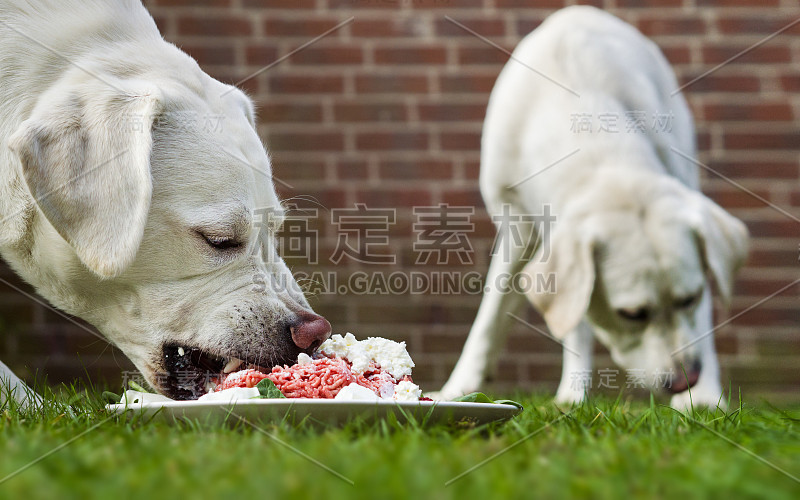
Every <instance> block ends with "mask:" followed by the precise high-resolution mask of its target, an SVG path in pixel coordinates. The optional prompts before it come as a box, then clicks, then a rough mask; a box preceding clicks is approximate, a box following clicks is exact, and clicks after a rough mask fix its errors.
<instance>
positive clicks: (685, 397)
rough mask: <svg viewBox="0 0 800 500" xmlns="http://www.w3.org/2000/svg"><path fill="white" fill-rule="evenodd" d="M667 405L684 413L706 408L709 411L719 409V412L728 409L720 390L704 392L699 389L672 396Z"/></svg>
mask: <svg viewBox="0 0 800 500" xmlns="http://www.w3.org/2000/svg"><path fill="white" fill-rule="evenodd" d="M669 405H670V406H671V407H672V408H675V409H676V410H678V411H680V412H684V413H687V412H691V411H692V408H694V409H699V408H708V409H710V410H713V409H716V408H719V409H721V410H726V409H727V407H728V405H727V403H726V401H725V400H724V399H723V397H722V390H721V389H720V390H719V391H716V390H713V391H709V390H706V391H704V390H699V389H690V390H688V391H683V392H681V393H678V394H675V395H674V396H672V399H671V400H670V402H669Z"/></svg>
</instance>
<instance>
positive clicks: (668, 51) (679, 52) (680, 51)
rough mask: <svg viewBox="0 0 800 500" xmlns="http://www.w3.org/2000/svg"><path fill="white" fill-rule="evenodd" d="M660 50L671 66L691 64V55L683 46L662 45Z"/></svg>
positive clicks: (687, 48)
mask: <svg viewBox="0 0 800 500" xmlns="http://www.w3.org/2000/svg"><path fill="white" fill-rule="evenodd" d="M660 48H661V52H662V53H663V54H664V57H666V58H667V61H669V63H670V64H672V65H678V64H688V63H690V62H692V53H691V51H690V50H689V47H687V46H686V45H685V44H681V45H677V46H665V45H663V44H662V45H661V46H660Z"/></svg>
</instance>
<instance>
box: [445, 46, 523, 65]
mask: <svg viewBox="0 0 800 500" xmlns="http://www.w3.org/2000/svg"><path fill="white" fill-rule="evenodd" d="M506 50H508V51H509V52H510V51H511V50H513V47H506ZM508 57H509V55H508V54H507V53H506V52H503V51H502V50H500V49H497V48H495V47H490V46H487V45H481V46H479V47H478V46H473V47H464V46H461V47H459V48H458V62H459V63H460V64H496V65H498V66H499V65H501V64H505V63H506V61H508Z"/></svg>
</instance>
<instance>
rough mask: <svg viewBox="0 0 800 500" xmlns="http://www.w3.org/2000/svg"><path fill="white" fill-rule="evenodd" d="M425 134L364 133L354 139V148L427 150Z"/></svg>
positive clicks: (365, 149) (369, 149) (426, 136)
mask: <svg viewBox="0 0 800 500" xmlns="http://www.w3.org/2000/svg"><path fill="white" fill-rule="evenodd" d="M427 147H428V134H427V133H425V132H365V133H362V134H359V135H358V136H357V137H356V148H357V149H359V150H364V151H376V150H398V151H410V150H420V149H427Z"/></svg>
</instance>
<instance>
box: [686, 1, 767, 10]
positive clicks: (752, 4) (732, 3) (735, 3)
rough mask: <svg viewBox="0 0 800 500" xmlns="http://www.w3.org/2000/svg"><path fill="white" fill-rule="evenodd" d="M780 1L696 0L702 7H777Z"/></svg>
mask: <svg viewBox="0 0 800 500" xmlns="http://www.w3.org/2000/svg"><path fill="white" fill-rule="evenodd" d="M779 3H780V0H758V1H754V0H697V5H699V6H702V7H753V8H759V7H777V6H778V4H779Z"/></svg>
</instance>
